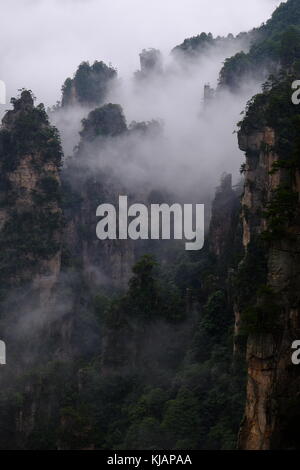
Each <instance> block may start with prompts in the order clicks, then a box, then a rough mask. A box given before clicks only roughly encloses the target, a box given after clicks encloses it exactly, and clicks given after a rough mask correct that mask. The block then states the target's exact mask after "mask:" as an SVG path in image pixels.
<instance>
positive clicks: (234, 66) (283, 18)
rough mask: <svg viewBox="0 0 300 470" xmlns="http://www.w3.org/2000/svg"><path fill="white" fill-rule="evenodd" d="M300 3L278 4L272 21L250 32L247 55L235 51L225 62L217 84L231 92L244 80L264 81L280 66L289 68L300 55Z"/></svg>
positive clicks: (294, 1) (290, 0)
mask: <svg viewBox="0 0 300 470" xmlns="http://www.w3.org/2000/svg"><path fill="white" fill-rule="evenodd" d="M299 32H300V4H299V2H298V0H289V1H288V2H286V3H282V4H281V5H280V6H279V7H278V8H277V9H276V10H275V12H274V13H273V15H272V18H271V19H270V20H269V21H267V23H266V24H263V25H262V26H261V27H260V28H258V29H256V30H253V31H252V45H251V47H250V50H249V52H248V53H245V52H239V53H238V54H236V55H235V56H233V57H231V58H228V59H226V61H225V63H224V66H223V68H222V70H221V72H220V85H221V86H226V87H229V88H231V89H232V90H235V89H237V88H239V87H240V86H242V85H243V83H244V81H245V80H249V79H251V78H253V79H259V80H262V79H263V78H266V77H267V76H268V74H270V73H272V72H273V73H276V72H277V71H278V68H279V67H280V66H284V67H290V66H291V65H292V64H293V62H294V61H295V60H297V59H298V58H299V54H300V35H299Z"/></svg>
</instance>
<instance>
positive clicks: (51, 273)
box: [0, 90, 62, 300]
mask: <svg viewBox="0 0 300 470" xmlns="http://www.w3.org/2000/svg"><path fill="white" fill-rule="evenodd" d="M12 103H13V106H14V109H13V110H11V111H8V112H7V113H6V114H5V116H4V118H3V122H2V127H1V130H0V171H1V177H0V180H1V181H0V182H1V186H0V247H1V255H0V272H1V286H2V290H3V295H4V296H5V289H10V288H17V287H21V286H22V285H24V284H26V283H27V284H29V285H30V288H31V290H32V289H33V290H36V291H38V292H39V293H40V295H41V296H42V297H43V300H46V299H49V296H50V293H51V290H52V288H53V286H54V285H55V283H56V281H57V278H58V274H59V271H60V255H61V237H62V211H61V207H60V177H59V168H60V164H61V157H62V152H61V147H60V141H59V137H58V134H57V131H56V129H55V128H53V127H51V126H50V124H49V122H48V118H47V115H46V112H45V110H44V108H43V106H42V105H39V106H37V107H35V106H34V103H33V97H32V94H31V92H29V91H25V90H24V91H23V92H22V93H21V96H20V98H19V99H13V100H12Z"/></svg>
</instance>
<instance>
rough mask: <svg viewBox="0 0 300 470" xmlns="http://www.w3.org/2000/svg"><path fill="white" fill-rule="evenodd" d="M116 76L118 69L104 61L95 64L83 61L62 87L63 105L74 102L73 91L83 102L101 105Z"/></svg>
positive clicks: (80, 101)
mask: <svg viewBox="0 0 300 470" xmlns="http://www.w3.org/2000/svg"><path fill="white" fill-rule="evenodd" d="M116 77H117V71H116V70H115V69H114V68H112V67H108V66H107V65H106V64H105V63H104V62H98V61H95V62H94V63H93V65H90V64H89V63H88V62H82V63H81V64H80V66H79V67H78V69H77V71H76V73H75V76H74V78H73V79H71V78H67V80H66V81H65V83H64V85H63V87H62V95H63V96H62V105H63V106H67V105H68V104H70V103H71V102H72V92H74V94H75V96H76V99H77V100H78V101H79V103H81V104H85V105H98V106H99V105H101V104H102V103H103V102H104V101H105V98H106V95H107V92H108V89H109V86H110V84H111V83H112V81H113V80H114V79H116Z"/></svg>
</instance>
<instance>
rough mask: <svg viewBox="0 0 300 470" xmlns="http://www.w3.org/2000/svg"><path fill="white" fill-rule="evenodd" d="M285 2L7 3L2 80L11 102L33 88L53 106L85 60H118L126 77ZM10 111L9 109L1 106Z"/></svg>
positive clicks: (251, 22) (241, 27) (0, 48)
mask: <svg viewBox="0 0 300 470" xmlns="http://www.w3.org/2000/svg"><path fill="white" fill-rule="evenodd" d="M280 3H281V2H280V1H278V0H251V1H246V0H243V1H241V0H184V1H183V0H2V1H1V18H2V22H1V30H0V38H1V40H0V79H2V80H4V81H5V82H6V84H7V90H8V97H10V96H11V95H16V93H17V90H18V88H21V87H26V88H29V89H32V90H33V91H34V93H35V95H36V96H37V99H38V101H43V102H44V103H45V104H46V105H52V104H54V103H55V102H56V100H58V99H60V87H61V85H62V83H63V81H64V80H65V78H66V77H67V76H72V75H73V73H74V71H75V70H76V68H77V66H78V64H79V63H80V62H81V61H83V60H90V61H94V60H95V59H98V60H104V61H105V62H107V63H109V62H111V63H112V64H113V65H114V66H116V67H117V68H118V70H119V75H121V76H123V77H126V76H128V75H131V74H132V72H133V71H134V70H135V69H137V68H138V53H139V52H140V51H141V49H143V48H148V47H155V48H159V49H161V50H162V52H163V53H164V54H165V55H166V54H168V53H169V51H170V49H171V48H173V47H174V46H176V45H177V44H179V43H181V42H182V41H183V39H185V38H187V37H190V36H193V35H197V34H199V33H200V32H202V31H205V32H212V33H213V34H214V35H227V34H228V33H230V32H231V33H233V34H236V33H238V32H240V31H246V30H249V29H251V28H252V27H254V26H259V25H260V24H261V23H262V22H264V21H266V20H267V19H268V17H269V16H270V14H271V12H272V11H273V10H274V8H275V6H277V5H279V4H280ZM1 108H2V109H1V110H3V106H1Z"/></svg>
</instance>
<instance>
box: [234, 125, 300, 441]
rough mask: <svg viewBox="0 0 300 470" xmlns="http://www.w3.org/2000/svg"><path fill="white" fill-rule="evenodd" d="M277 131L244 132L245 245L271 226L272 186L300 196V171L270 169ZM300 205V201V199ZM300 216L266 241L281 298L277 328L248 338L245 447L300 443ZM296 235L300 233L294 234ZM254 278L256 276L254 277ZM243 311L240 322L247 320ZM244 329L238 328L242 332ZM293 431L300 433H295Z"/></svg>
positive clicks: (271, 278)
mask: <svg viewBox="0 0 300 470" xmlns="http://www.w3.org/2000/svg"><path fill="white" fill-rule="evenodd" d="M275 143H276V133H275V132H274V130H273V129H270V128H268V127H266V128H263V129H261V130H260V131H259V132H257V131H256V132H253V133H250V134H249V135H246V134H245V133H240V135H239V144H240V148H241V149H242V150H244V151H245V152H246V179H245V191H244V196H243V201H242V205H243V244H244V247H245V251H246V253H247V250H248V247H249V244H250V243H251V241H252V240H253V238H255V236H257V235H258V234H261V233H262V232H264V231H265V230H266V228H267V221H266V219H265V218H264V209H265V208H266V205H267V203H268V201H270V200H271V197H272V191H274V189H276V188H277V187H278V185H280V184H287V183H288V182H289V184H290V188H291V190H293V191H295V192H297V193H298V195H299V191H300V185H299V173H298V172H297V173H296V175H295V177H294V178H293V179H292V180H289V178H288V174H287V170H286V169H284V168H281V169H279V170H278V171H276V172H274V173H273V174H270V171H271V170H272V166H273V163H274V162H275V161H277V160H279V159H280V156H279V155H277V154H276V153H275V151H274V146H275ZM298 208H299V204H298ZM299 228H300V227H299V217H297V216H296V217H295V218H294V219H293V222H291V223H290V224H289V225H288V227H287V233H286V236H284V237H282V238H281V239H280V240H276V239H274V240H271V241H270V242H269V243H268V244H267V245H266V251H267V284H268V286H270V288H271V289H272V292H273V293H274V296H276V295H278V298H279V299H280V301H279V305H280V314H279V317H278V319H277V320H275V312H274V322H275V321H277V322H278V325H277V327H276V328H274V329H271V331H270V332H268V331H262V332H261V333H255V334H254V333H252V334H250V335H249V337H248V344H247V366H248V385H247V401H246V410H245V417H244V420H243V423H242V426H241V430H240V435H239V448H240V449H246V450H257V449H260V450H266V449H272V448H294V447H295V446H296V445H297V442H298V441H297V433H296V426H295V424H296V420H297V416H298V415H299V411H297V410H299V390H300V374H299V372H300V371H299V366H298V367H297V366H295V365H293V364H292V352H293V351H292V349H291V346H292V343H293V341H295V340H297V339H299V338H300V315H299V292H300V280H299V272H298V270H297V266H298V267H299V261H300V259H299V253H300V244H299ZM290 234H294V235H295V234H298V237H297V236H294V237H290V236H289V235H290ZM249 282H251V280H250V279H249ZM241 316H243V314H241V313H240V312H239V314H238V315H237V319H236V322H237V324H238V325H239V324H240V322H241ZM237 330H238V328H237V329H236V333H237V332H238V331H237ZM293 430H294V431H295V435H293Z"/></svg>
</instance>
